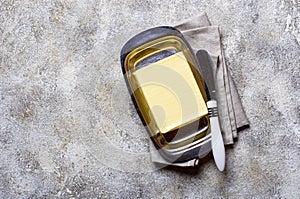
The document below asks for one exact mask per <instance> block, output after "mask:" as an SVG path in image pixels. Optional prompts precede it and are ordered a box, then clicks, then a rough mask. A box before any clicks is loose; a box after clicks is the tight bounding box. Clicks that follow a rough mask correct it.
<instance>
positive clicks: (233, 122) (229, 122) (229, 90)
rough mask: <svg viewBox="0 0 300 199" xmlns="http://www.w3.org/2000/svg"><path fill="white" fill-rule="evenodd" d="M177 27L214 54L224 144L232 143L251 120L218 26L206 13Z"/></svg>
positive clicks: (157, 158) (153, 155)
mask: <svg viewBox="0 0 300 199" xmlns="http://www.w3.org/2000/svg"><path fill="white" fill-rule="evenodd" d="M174 27H175V28H177V29H178V30H180V31H181V32H182V34H183V35H184V37H185V38H186V39H187V41H188V42H189V43H190V45H191V46H192V48H193V50H194V51H195V53H196V52H197V51H198V50H200V49H204V50H206V51H208V52H209V54H210V55H211V57H212V59H213V61H214V63H215V67H214V68H213V70H214V74H216V80H215V83H216V93H217V99H218V111H219V118H220V124H221V130H222V134H223V139H224V144H225V145H229V144H233V143H234V140H235V138H237V129H238V128H241V127H243V126H247V125H249V122H248V119H247V117H246V114H245V112H244V109H243V107H242V103H241V100H240V96H239V94H238V92H237V89H236V86H235V84H234V81H233V79H232V77H231V75H230V73H229V71H228V68H227V65H226V63H225V60H224V52H223V49H222V45H221V40H220V32H219V27H218V26H211V24H210V22H209V20H208V18H207V15H206V13H203V14H200V15H197V16H194V17H192V18H189V19H187V20H185V21H183V22H181V23H179V24H177V25H175V26H174ZM150 151H151V158H152V161H153V162H158V163H162V164H171V163H168V162H166V161H165V160H164V159H163V158H162V157H160V155H159V153H158V152H157V151H156V149H155V147H154V146H153V144H152V143H150ZM193 164H194V163H190V162H189V163H186V164H179V165H177V166H192V165H193ZM172 165H174V164H172Z"/></svg>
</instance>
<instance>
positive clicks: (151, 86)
mask: <svg viewBox="0 0 300 199" xmlns="http://www.w3.org/2000/svg"><path fill="white" fill-rule="evenodd" d="M121 65H122V71H123V74H124V78H125V81H126V84H127V87H128V90H129V92H130V94H131V96H132V100H133V102H134V104H135V107H136V109H137V112H138V113H139V116H140V118H141V120H142V122H143V124H144V125H145V126H146V128H147V130H148V132H149V137H150V138H151V140H152V142H153V144H154V146H155V147H156V149H157V150H158V151H159V154H160V155H161V156H162V157H163V158H164V159H165V160H166V161H167V162H169V163H170V164H172V163H182V162H187V161H191V160H198V159H199V158H201V157H203V156H205V155H207V154H208V153H209V152H210V151H211V145H210V140H211V136H210V132H209V126H210V120H209V116H208V109H207V106H206V103H207V100H208V98H207V94H206V89H205V88H206V86H205V82H204V79H203V77H202V75H201V73H200V69H199V64H198V60H197V59H196V57H195V54H194V52H193V50H192V49H191V47H190V46H189V44H188V43H187V41H186V40H185V38H184V37H183V35H182V34H181V33H180V32H179V31H178V30H177V29H175V28H173V27H157V28H152V29H149V30H146V31H144V32H142V33H140V34H138V35H136V36H134V37H133V38H131V39H130V40H129V41H128V42H127V43H126V44H125V45H124V46H123V48H122V50H121Z"/></svg>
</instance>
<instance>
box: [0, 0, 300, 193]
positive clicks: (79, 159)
mask: <svg viewBox="0 0 300 199" xmlns="http://www.w3.org/2000/svg"><path fill="white" fill-rule="evenodd" d="M202 11H206V12H207V14H208V16H209V18H210V20H211V22H212V24H214V25H218V24H219V25H220V27H221V31H222V33H223V38H222V40H223V45H224V48H225V56H226V61H227V63H228V65H229V67H230V69H231V72H232V75H233V77H234V79H235V81H236V84H237V88H238V90H239V93H240V94H241V97H242V102H243V105H244V107H245V110H246V112H247V115H248V117H249V120H250V122H251V127H250V128H249V129H246V130H244V131H242V132H241V133H240V134H239V139H238V141H237V142H236V144H235V145H234V146H233V147H232V148H228V149H227V150H226V155H227V168H226V172H224V173H219V172H218V171H217V168H216V166H215V165H214V163H213V160H212V158H211V157H208V160H207V161H204V162H203V163H202V164H201V165H200V166H199V167H198V168H196V169H187V170H184V169H177V168H173V167H167V168H162V169H156V167H154V166H153V165H152V164H151V162H150V161H149V154H148V142H147V135H146V131H145V129H144V127H143V126H142V124H141V122H140V120H139V118H138V116H137V114H136V112H135V110H134V108H133V105H132V104H131V101H130V99H129V97H128V94H127V90H126V87H125V84H124V80H123V77H122V72H121V68H120V63H119V51H120V49H121V47H122V45H123V44H124V43H125V42H126V41H127V40H128V39H129V38H130V37H131V36H133V35H134V34H136V33H138V32H139V31H142V30H144V29H147V28H150V27H154V26H158V25H168V24H173V23H175V22H177V21H180V20H182V19H185V18H188V17H190V16H192V15H194V14H196V13H200V12H202ZM299 30H300V2H299V0H261V1H258V0H250V1H249V0H232V1H225V0H214V1H204V0H202V1H196V0H187V1H175V0H171V1H160V2H159V1H158V0H154V1H142V0H126V1H109V0H102V1H76V2H75V1H74V2H71V1H54V0H53V1H37V0H24V1H14V0H1V1H0V100H1V103H0V154H1V155H0V198H72V197H74V198H96V197H99V198H227V197H228V198H252V197H255V198H299V196H300V163H299V162H300V132H299V118H300V117H299V96H300V92H299V84H300V79H299V72H300V60H299V59H300V56H299V55H300V32H299Z"/></svg>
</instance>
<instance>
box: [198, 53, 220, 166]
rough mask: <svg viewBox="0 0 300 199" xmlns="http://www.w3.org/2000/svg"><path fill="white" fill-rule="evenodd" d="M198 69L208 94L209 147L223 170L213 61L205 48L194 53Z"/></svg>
mask: <svg viewBox="0 0 300 199" xmlns="http://www.w3.org/2000/svg"><path fill="white" fill-rule="evenodd" d="M196 56H197V59H198V62H199V64H200V69H201V72H202V74H203V77H204V81H205V82H206V85H207V88H208V91H209V96H208V99H209V100H208V102H207V108H208V115H209V118H210V129H211V147H212V152H213V156H214V160H215V163H216V165H217V167H218V169H219V170H220V171H224V168H225V147H224V142H223V137H222V133H221V129H220V123H219V117H218V105H217V98H216V89H215V82H214V80H215V78H214V74H213V66H214V63H213V61H212V59H211V57H210V55H209V54H208V52H207V51H205V50H199V51H198V52H197V53H196Z"/></svg>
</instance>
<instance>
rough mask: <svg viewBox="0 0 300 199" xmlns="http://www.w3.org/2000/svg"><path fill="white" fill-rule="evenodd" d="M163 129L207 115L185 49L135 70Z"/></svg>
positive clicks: (141, 87)
mask: <svg viewBox="0 0 300 199" xmlns="http://www.w3.org/2000/svg"><path fill="white" fill-rule="evenodd" d="M132 75H133V78H134V81H136V84H137V85H139V88H140V91H141V93H142V95H143V97H144V99H145V101H146V103H147V105H148V106H149V108H150V112H151V114H150V115H151V116H152V122H155V124H156V126H157V127H158V129H159V130H160V132H161V133H166V132H168V131H170V130H173V129H176V128H179V127H181V126H183V125H186V124H188V123H190V122H193V121H195V120H197V119H199V118H201V117H203V116H205V115H207V108H206V104H205V101H204V99H203V97H202V95H201V92H200V90H199V87H198V84H197V82H196V80H195V78H194V75H193V73H192V70H191V68H190V65H189V64H188V62H187V60H186V58H185V57H184V55H183V53H182V52H178V53H176V54H174V55H172V56H169V57H167V58H165V59H162V60H160V61H158V62H155V63H153V64H150V65H148V66H146V67H144V68H141V69H139V70H137V71H135V72H133V74H132Z"/></svg>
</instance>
